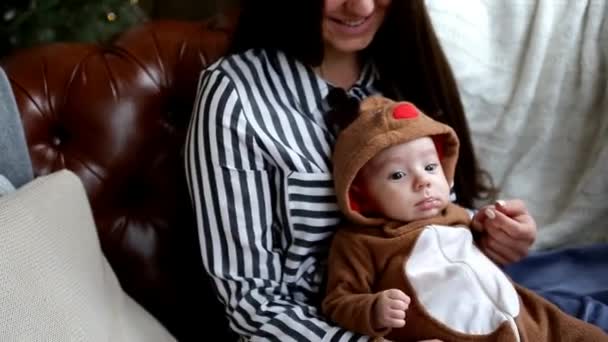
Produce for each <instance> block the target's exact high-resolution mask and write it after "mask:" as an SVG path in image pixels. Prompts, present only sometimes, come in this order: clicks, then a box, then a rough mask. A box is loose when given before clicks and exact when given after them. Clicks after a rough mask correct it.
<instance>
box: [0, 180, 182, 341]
mask: <svg viewBox="0 0 608 342" xmlns="http://www.w3.org/2000/svg"><path fill="white" fill-rule="evenodd" d="M0 341H62V342H63V341H105V342H107V341H146V342H149V341H175V339H174V338H173V337H172V336H171V335H170V334H169V333H168V332H167V330H166V329H165V328H164V327H163V326H162V325H161V324H160V323H159V322H158V321H157V320H156V319H155V318H153V317H152V316H151V315H150V314H149V313H148V312H147V311H145V310H144V309H143V308H142V307H141V306H140V305H139V304H137V303H136V302H135V301H133V300H132V299H131V298H130V297H129V296H128V295H127V294H126V293H124V292H123V290H122V288H121V287H120V284H119V283H118V280H117V278H116V275H115V274H114V272H113V270H112V268H111V267H110V265H109V263H108V262H107V260H106V258H105V257H104V255H103V253H102V251H101V248H100V244H99V239H98V236H97V231H96V229H95V223H94V221H93V216H92V212H91V208H90V206H89V202H88V199H87V196H86V193H85V190H84V187H83V186H82V183H81V182H80V179H79V178H78V177H77V176H76V175H75V174H73V173H72V172H70V171H67V170H63V171H58V172H56V173H53V174H51V175H48V176H43V177H39V178H37V179H35V180H33V181H32V182H30V183H27V184H26V185H24V186H22V187H21V188H19V189H18V190H17V191H15V192H12V193H10V194H8V195H6V196H3V197H0Z"/></svg>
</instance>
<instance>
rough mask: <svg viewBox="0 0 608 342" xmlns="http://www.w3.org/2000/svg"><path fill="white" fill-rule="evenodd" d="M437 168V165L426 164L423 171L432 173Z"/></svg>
mask: <svg viewBox="0 0 608 342" xmlns="http://www.w3.org/2000/svg"><path fill="white" fill-rule="evenodd" d="M437 166H438V165H437V164H436V163H432V164H428V165H427V166H425V167H424V170H425V171H428V172H433V171H435V170H436V169H437Z"/></svg>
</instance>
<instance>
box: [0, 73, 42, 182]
mask: <svg viewBox="0 0 608 342" xmlns="http://www.w3.org/2000/svg"><path fill="white" fill-rule="evenodd" d="M0 128H1V129H0V175H3V176H5V177H6V178H7V179H8V180H9V181H10V182H11V183H12V184H13V185H14V186H15V187H17V188H18V187H20V186H21V185H23V184H25V183H27V182H29V181H30V180H32V179H33V177H34V175H33V174H34V172H33V170H32V161H31V159H30V155H29V152H28V149H27V144H26V141H25V134H24V132H23V125H22V124H21V117H20V116H19V111H18V109H17V103H16V102H15V97H14V95H13V91H12V88H11V85H10V83H9V81H8V78H7V77H6V73H5V72H4V70H2V68H0Z"/></svg>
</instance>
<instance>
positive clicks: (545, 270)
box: [505, 244, 608, 332]
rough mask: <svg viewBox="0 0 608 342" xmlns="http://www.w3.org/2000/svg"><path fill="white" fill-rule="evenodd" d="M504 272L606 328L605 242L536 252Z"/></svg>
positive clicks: (607, 278) (607, 250)
mask: <svg viewBox="0 0 608 342" xmlns="http://www.w3.org/2000/svg"><path fill="white" fill-rule="evenodd" d="M505 272H506V273H507V274H508V275H509V276H510V277H511V278H512V279H513V280H514V281H515V282H517V283H519V284H521V285H523V286H525V287H527V288H529V289H531V290H533V291H535V292H536V293H538V294H539V295H541V296H543V297H545V298H546V299H547V300H549V301H551V302H552V303H554V304H556V305H557V306H559V307H560V308H561V309H562V310H563V311H565V312H567V313H569V314H571V315H573V316H575V317H578V318H580V319H582V320H584V321H587V322H589V323H592V324H595V325H597V326H599V327H600V328H602V329H604V331H606V332H608V245H606V244H602V245H593V246H587V247H578V248H569V249H562V250H556V251H548V252H535V253H532V254H531V255H530V256H528V257H526V258H524V259H523V260H521V261H520V262H518V263H515V264H512V265H509V266H508V267H506V268H505Z"/></svg>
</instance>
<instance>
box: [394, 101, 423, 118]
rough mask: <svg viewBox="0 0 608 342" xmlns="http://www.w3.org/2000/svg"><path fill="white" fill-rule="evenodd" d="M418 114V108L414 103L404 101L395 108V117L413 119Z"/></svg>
mask: <svg viewBox="0 0 608 342" xmlns="http://www.w3.org/2000/svg"><path fill="white" fill-rule="evenodd" d="M417 116H418V109H416V107H415V106H414V105H413V104H410V103H402V104H400V105H398V106H397V107H395V109H393V117H394V118H395V119H413V118H415V117H417Z"/></svg>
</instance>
